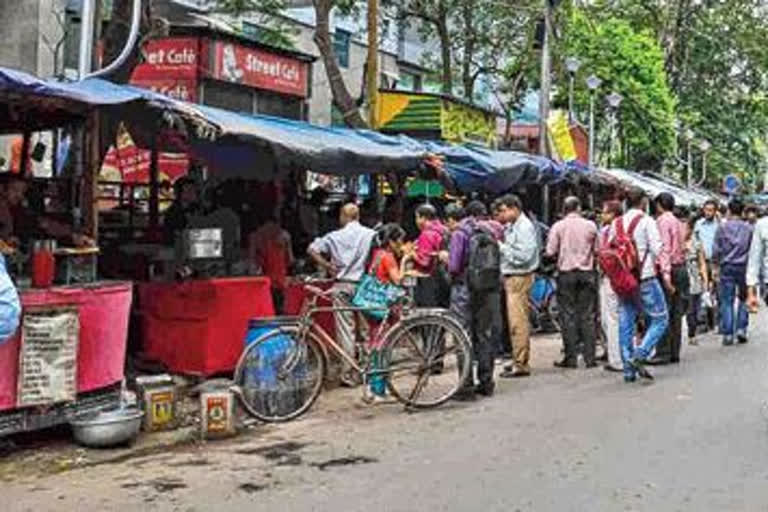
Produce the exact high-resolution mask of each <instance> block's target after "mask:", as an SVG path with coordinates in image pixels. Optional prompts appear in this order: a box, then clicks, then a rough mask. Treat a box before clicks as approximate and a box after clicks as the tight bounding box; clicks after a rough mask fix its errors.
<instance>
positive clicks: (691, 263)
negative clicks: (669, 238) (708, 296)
mask: <svg viewBox="0 0 768 512" xmlns="http://www.w3.org/2000/svg"><path fill="white" fill-rule="evenodd" d="M688 225H689V229H687V230H686V235H687V236H686V238H685V264H686V267H687V268H688V281H689V282H690V295H689V297H690V299H689V300H690V303H689V304H688V315H687V319H686V321H687V323H688V344H690V345H698V344H699V342H698V341H697V340H696V331H697V327H698V325H699V310H700V308H701V296H702V294H703V293H704V292H705V291H707V290H709V280H708V276H707V259H706V256H705V255H704V246H703V245H702V243H701V240H700V239H699V236H698V235H697V234H696V233H694V231H693V227H694V220H693V218H691V219H690V220H689V222H688Z"/></svg>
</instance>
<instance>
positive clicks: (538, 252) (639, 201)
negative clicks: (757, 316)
mask: <svg viewBox="0 0 768 512" xmlns="http://www.w3.org/2000/svg"><path fill="white" fill-rule="evenodd" d="M415 220H416V226H417V227H418V229H419V234H418V236H417V237H416V238H415V240H414V241H413V242H407V241H406V232H405V230H404V229H403V228H401V227H400V226H398V225H397V224H384V225H381V224H380V225H378V226H371V227H365V226H363V225H362V224H361V223H360V212H359V210H358V208H357V206H355V205H354V204H348V205H346V206H344V207H343V208H342V209H341V215H340V221H341V226H342V227H341V228H340V229H338V230H336V231H333V232H330V233H328V234H326V235H324V236H322V237H319V238H318V239H316V240H315V241H314V242H313V243H312V244H311V245H310V247H309V251H308V252H309V255H310V256H311V258H312V259H313V260H314V261H315V263H316V264H317V266H319V267H320V268H322V269H325V270H326V271H327V273H328V274H329V275H330V276H332V277H334V278H335V279H336V285H335V291H336V292H338V293H337V294H336V296H337V297H339V301H342V302H343V301H349V299H350V297H351V296H352V295H353V294H354V291H355V287H356V283H357V282H358V281H360V279H361V278H362V276H363V275H364V274H365V273H368V274H371V275H375V276H376V278H377V279H378V280H380V281H381V282H384V283H390V284H395V285H400V284H401V283H403V281H404V280H405V279H406V278H408V277H410V278H413V279H414V280H415V288H414V294H413V295H414V300H415V302H416V305H417V306H419V307H445V308H449V309H450V310H451V311H452V312H453V313H454V314H455V315H456V316H457V318H458V319H460V321H461V323H462V325H463V326H464V328H465V329H466V331H467V332H468V333H469V334H470V336H471V340H472V346H473V352H474V354H473V357H474V362H475V364H476V366H477V371H476V373H475V377H473V381H472V382H467V383H466V385H465V387H464V389H462V390H461V391H460V393H459V394H458V396H457V398H458V399H474V398H476V397H477V396H478V395H479V396H491V395H493V393H494V389H495V382H494V375H495V372H494V365H495V361H496V360H499V359H506V360H508V364H506V365H505V366H504V368H503V371H502V372H501V373H500V374H499V376H500V377H501V378H524V377H528V376H530V375H531V367H530V356H531V342H530V338H531V324H530V318H529V299H528V298H529V294H530V292H531V287H532V286H533V284H534V280H535V278H536V274H537V271H538V269H539V268H540V266H541V265H542V263H543V262H551V263H553V264H554V265H555V266H556V270H557V281H556V282H557V300H558V305H559V324H560V326H561V334H562V339H563V347H562V354H563V357H562V358H561V359H560V360H558V361H555V362H554V365H555V366H556V367H558V368H563V369H576V368H578V367H579V356H581V358H582V359H583V362H584V366H585V367H586V368H595V367H597V366H598V346H599V345H602V346H603V347H604V350H603V351H602V352H603V355H602V356H601V358H602V359H604V360H605V364H604V365H603V368H604V369H605V370H606V371H612V372H617V373H622V374H623V377H624V380H625V381H626V382H634V381H635V380H637V379H638V378H644V379H653V374H652V373H651V371H650V370H649V368H648V366H649V365H666V364H677V363H679V362H680V353H681V345H682V343H683V342H684V340H685V339H687V340H688V343H689V344H690V345H692V346H695V345H697V344H698V341H697V340H698V338H697V335H698V334H700V333H702V332H704V331H707V330H713V329H718V331H719V333H720V335H721V336H722V343H723V345H725V346H730V345H733V344H734V343H740V344H743V343H747V342H748V330H747V329H748V323H749V316H748V310H750V309H751V310H754V309H756V308H757V303H758V293H759V289H760V287H761V286H760V285H761V284H762V282H763V277H764V276H766V277H768V218H765V219H760V220H758V215H757V210H756V209H755V208H751V207H749V208H748V207H745V205H744V203H743V202H742V201H741V200H740V199H732V200H731V201H730V203H729V204H728V207H727V209H721V207H720V205H719V204H718V203H717V202H715V201H709V202H707V203H706V204H705V205H703V207H702V208H700V209H696V210H695V211H690V210H688V209H686V208H684V207H681V206H680V205H676V204H675V198H674V197H673V196H672V195H671V194H668V193H661V194H659V195H658V196H657V197H655V198H652V200H651V198H649V197H647V196H646V194H645V193H643V192H641V191H631V192H629V193H628V194H627V196H626V197H625V198H624V199H623V201H617V200H613V201H607V202H605V203H604V204H603V205H602V210H601V211H600V212H599V214H598V215H597V216H594V217H592V216H590V215H589V214H588V213H586V212H583V211H582V205H581V202H580V200H579V199H578V198H577V197H568V198H566V199H565V200H564V202H563V215H562V218H561V219H560V220H558V221H557V222H556V223H555V224H554V225H553V226H552V227H551V229H549V230H548V233H547V232H546V230H545V229H542V227H541V225H540V223H538V222H537V221H536V220H535V219H532V218H531V215H529V214H526V212H525V210H524V208H523V204H522V202H521V200H520V199H519V198H518V197H516V196H515V195H511V194H510V195H504V196H502V197H500V198H498V199H496V200H495V201H493V202H492V203H491V204H485V203H483V202H481V201H471V202H469V203H468V204H466V205H462V204H458V203H456V204H449V205H447V206H446V207H445V208H443V209H442V214H441V212H439V211H438V209H437V208H436V207H435V206H433V205H430V204H424V205H421V206H419V207H418V208H417V209H416V211H415ZM684 319H685V323H687V332H684V329H683V325H684ZM336 323H337V333H338V335H339V338H340V342H341V343H342V344H343V345H344V346H345V347H346V348H347V350H349V351H350V352H351V353H353V351H354V347H355V341H356V339H355V336H356V323H357V322H356V318H355V314H353V313H351V312H349V311H345V312H339V313H337V314H336ZM346 370H348V369H346ZM440 370H441V369H440V368H436V369H435V371H438V372H439V371H440ZM342 383H343V384H345V385H349V386H352V385H355V382H354V379H353V377H352V372H344V373H343V377H342ZM371 392H372V393H373V395H374V398H376V395H381V394H383V392H384V386H383V383H382V382H380V381H377V382H373V383H371Z"/></svg>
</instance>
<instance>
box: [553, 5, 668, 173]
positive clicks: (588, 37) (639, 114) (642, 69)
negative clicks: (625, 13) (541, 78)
mask: <svg viewBox="0 0 768 512" xmlns="http://www.w3.org/2000/svg"><path fill="white" fill-rule="evenodd" d="M560 54H561V55H563V56H567V55H575V56H578V57H579V58H580V59H581V60H582V63H583V64H582V66H581V69H580V74H579V76H578V78H577V79H578V81H579V83H583V81H584V80H585V79H586V77H587V76H588V75H589V74H593V73H594V74H596V75H597V76H598V77H600V78H601V79H602V80H603V88H602V90H601V91H599V92H598V95H597V103H596V105H597V107H598V108H596V118H597V125H598V126H599V127H602V128H603V132H604V133H605V132H607V128H608V123H607V121H608V116H607V113H606V111H605V110H603V109H601V108H599V107H600V106H601V105H604V103H603V98H604V96H605V94H607V93H609V92H611V91H615V92H618V93H619V94H621V95H622V96H623V98H624V101H623V102H622V104H621V113H620V116H621V117H620V120H621V123H620V124H621V131H620V134H619V138H620V142H621V143H620V145H619V147H622V148H626V151H623V153H624V154H622V155H620V156H621V158H620V159H619V160H618V161H619V162H621V163H622V164H624V165H628V166H630V167H635V168H639V169H655V170H658V169H660V168H661V166H662V164H663V162H664V160H665V159H666V158H667V156H668V155H670V154H672V152H673V149H674V130H673V120H674V113H675V98H674V95H673V93H672V91H671V89H670V87H669V84H668V82H667V75H666V71H665V69H664V62H665V61H664V53H663V51H662V49H661V47H660V45H659V44H658V41H657V40H656V39H655V38H654V37H653V35H652V34H650V33H649V32H647V31H645V32H643V31H638V30H635V29H634V28H633V27H632V25H631V24H629V23H628V22H626V21H624V20H621V19H618V18H615V17H606V18H604V19H601V20H597V21H596V20H590V19H589V18H588V17H587V16H586V15H585V13H584V12H582V11H580V10H575V11H574V12H573V13H572V14H571V17H570V22H569V23H568V24H567V25H566V28H565V37H564V39H563V41H561V45H560ZM563 76H565V73H563ZM585 89H586V88H577V89H576V94H575V103H576V105H577V106H578V107H579V109H580V110H582V111H586V110H587V109H588V105H589V93H588V91H586V90H585ZM565 94H567V92H563V93H562V94H561V97H560V102H561V103H565V102H566V99H565ZM616 161H617V160H615V159H614V160H613V162H616Z"/></svg>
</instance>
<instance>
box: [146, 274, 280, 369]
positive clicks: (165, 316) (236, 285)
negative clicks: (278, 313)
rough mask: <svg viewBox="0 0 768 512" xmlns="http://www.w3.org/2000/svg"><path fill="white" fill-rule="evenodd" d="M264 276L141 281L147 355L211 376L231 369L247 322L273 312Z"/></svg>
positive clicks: (166, 363) (177, 367)
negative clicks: (173, 281)
mask: <svg viewBox="0 0 768 512" xmlns="http://www.w3.org/2000/svg"><path fill="white" fill-rule="evenodd" d="M270 288H271V284H270V281H269V278H266V277H241V278H223V279H206V280H196V281H186V282H183V283H170V282H168V283H140V284H139V285H138V290H139V297H138V300H139V310H140V314H141V332H142V338H143V342H144V352H145V355H146V356H147V357H148V358H150V359H153V360H156V361H159V362H161V363H163V364H164V365H165V366H166V367H167V368H168V371H170V372H172V373H182V374H189V375H200V376H206V377H207V376H210V375H215V374H219V373H226V372H231V371H232V370H234V368H235V365H236V364H237V360H238V359H239V358H240V354H241V353H242V352H243V346H244V342H245V337H246V333H247V331H248V321H249V320H252V319H255V318H264V317H270V316H274V314H275V310H274V306H273V305H272V294H271V291H270Z"/></svg>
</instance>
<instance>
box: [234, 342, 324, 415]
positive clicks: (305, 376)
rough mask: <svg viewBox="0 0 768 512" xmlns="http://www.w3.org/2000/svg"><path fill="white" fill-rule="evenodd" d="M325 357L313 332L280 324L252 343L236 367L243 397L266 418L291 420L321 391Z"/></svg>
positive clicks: (251, 409) (252, 412)
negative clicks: (301, 335)
mask: <svg viewBox="0 0 768 512" xmlns="http://www.w3.org/2000/svg"><path fill="white" fill-rule="evenodd" d="M325 368H326V367H325V358H324V357H323V352H322V350H321V349H320V346H319V345H318V342H317V340H316V339H315V338H314V336H312V335H311V334H310V335H308V336H307V337H305V339H299V329H298V327H281V328H279V329H275V330H273V331H270V332H268V333H267V334H265V335H264V336H263V337H261V338H259V339H258V340H256V341H255V342H253V343H252V344H251V345H249V346H248V347H247V348H246V349H245V352H243V355H242V356H240V361H239V362H238V363H237V369H236V370H235V385H236V386H237V390H238V394H239V398H240V401H241V402H242V404H243V406H244V407H245V409H246V411H247V412H248V413H249V414H250V415H252V416H253V417H255V418H257V419H259V420H261V421H265V422H281V421H289V420H292V419H294V418H297V417H299V416H301V415H302V414H304V413H305V412H306V411H307V410H309V408H310V407H311V406H312V404H313V403H314V402H315V400H316V399H317V397H318V395H320V391H321V389H322V386H323V382H324V380H325Z"/></svg>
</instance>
